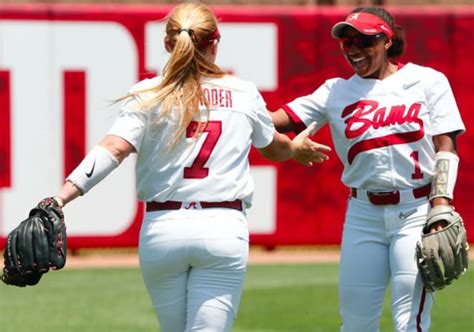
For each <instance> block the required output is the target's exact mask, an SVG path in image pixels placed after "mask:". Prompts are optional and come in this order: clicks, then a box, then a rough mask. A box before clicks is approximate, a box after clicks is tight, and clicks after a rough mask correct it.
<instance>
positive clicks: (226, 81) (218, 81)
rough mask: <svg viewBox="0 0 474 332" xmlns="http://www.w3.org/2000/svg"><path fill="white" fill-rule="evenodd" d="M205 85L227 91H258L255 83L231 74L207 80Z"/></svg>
mask: <svg viewBox="0 0 474 332" xmlns="http://www.w3.org/2000/svg"><path fill="white" fill-rule="evenodd" d="M204 84H205V85H206V84H210V85H216V86H219V87H222V88H225V89H229V90H235V91H242V92H252V91H256V90H257V86H256V84H255V83H254V82H252V81H249V80H245V79H242V78H240V77H237V76H235V75H230V74H228V75H225V76H223V77H219V78H211V79H206V80H205V81H204Z"/></svg>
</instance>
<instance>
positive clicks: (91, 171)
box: [66, 145, 119, 195]
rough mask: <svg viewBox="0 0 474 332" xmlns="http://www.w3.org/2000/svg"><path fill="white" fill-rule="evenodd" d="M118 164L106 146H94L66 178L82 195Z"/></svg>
mask: <svg viewBox="0 0 474 332" xmlns="http://www.w3.org/2000/svg"><path fill="white" fill-rule="evenodd" d="M118 165H119V161H118V160H117V158H115V157H114V155H113V154H112V153H111V152H110V151H109V150H107V149H106V148H104V147H102V146H100V145H97V146H95V147H94V148H93V149H92V150H91V151H90V152H89V153H88V154H87V156H86V157H85V158H84V160H82V162H81V163H80V164H79V166H77V167H76V169H75V170H74V171H72V173H71V174H69V176H68V177H67V178H66V180H67V181H70V182H72V183H73V184H74V185H76V187H77V188H79V190H80V191H81V193H82V194H83V195H84V194H85V193H86V192H88V191H89V190H90V189H92V187H94V186H95V185H96V184H97V183H99V182H100V181H102V180H103V179H104V178H105V177H106V176H107V175H109V173H110V172H112V171H113V170H114V169H115V168H117V166H118Z"/></svg>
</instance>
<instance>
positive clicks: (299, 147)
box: [55, 3, 330, 332]
mask: <svg viewBox="0 0 474 332" xmlns="http://www.w3.org/2000/svg"><path fill="white" fill-rule="evenodd" d="M219 39H220V34H219V31H218V27H217V21H216V18H215V16H214V15H213V13H212V12H211V11H210V10H209V8H208V7H206V6H205V5H203V4H200V3H186V4H182V5H179V6H177V7H175V8H174V9H173V10H172V11H171V13H170V14H169V16H168V19H167V24H166V38H165V41H164V42H165V47H166V49H167V50H168V51H169V52H170V53H171V56H170V59H169V61H168V63H167V65H166V67H165V69H164V72H163V75H162V76H161V77H156V78H153V79H147V80H144V81H142V82H140V83H138V84H137V85H136V86H134V87H133V88H132V90H131V91H130V94H129V95H128V96H126V97H125V98H124V105H123V110H122V112H121V114H120V115H119V117H118V118H117V120H116V121H115V124H114V125H113V127H112V129H111V130H110V131H109V132H108V134H107V135H106V137H105V138H104V139H103V140H102V141H101V142H100V143H99V144H98V145H97V146H96V147H95V148H94V149H92V150H91V151H90V152H89V153H88V155H87V156H86V157H85V159H84V160H83V161H82V162H81V164H80V165H79V166H78V167H77V168H76V169H75V170H74V171H73V172H72V173H71V174H70V175H69V177H68V178H67V181H66V183H65V185H64V186H63V188H62V190H61V191H60V192H59V194H58V195H57V196H56V197H55V198H56V200H57V201H58V202H59V203H60V205H64V204H66V203H68V202H69V201H71V200H72V199H74V198H76V197H78V196H79V195H81V194H85V193H87V191H89V190H90V189H91V188H92V187H93V186H94V185H96V184H97V183H98V182H99V181H101V180H102V179H103V178H104V177H105V176H107V175H108V174H109V173H110V172H111V171H112V170H113V169H114V168H116V167H117V166H118V165H119V163H120V162H121V161H122V160H123V159H124V158H125V157H127V156H128V155H129V154H130V153H132V152H136V153H137V164H136V177H137V181H136V182H137V184H136V186H137V194H138V198H139V199H140V200H142V201H145V202H146V213H145V217H144V220H143V224H142V227H141V232H140V244H139V256H140V266H141V271H142V274H143V279H144V281H145V285H146V288H147V290H148V293H149V295H150V297H151V301H152V303H153V307H154V309H155V311H156V314H157V316H158V319H159V321H160V327H161V330H162V331H165V332H166V331H169V332H178V331H191V330H193V331H195V330H205V331H229V330H230V329H231V326H232V323H233V321H234V319H235V316H236V313H237V309H238V306H239V301H240V294H241V291H242V285H243V280H244V274H245V271H246V264H247V257H248V240H249V234H248V228H247V221H246V214H245V210H246V208H247V207H249V206H250V205H251V202H252V193H253V189H254V188H253V182H252V179H251V177H250V173H249V162H248V154H249V151H250V148H251V146H252V145H253V146H255V147H256V148H257V149H258V151H259V152H260V153H261V154H262V155H263V156H264V157H266V158H268V159H270V160H274V161H284V160H287V159H290V158H293V159H295V160H297V161H299V162H301V163H303V164H305V165H311V164H312V163H313V162H323V161H324V160H326V159H327V155H325V154H324V152H325V151H329V150H330V149H329V147H326V146H323V145H319V144H317V143H315V142H312V141H311V140H310V139H309V138H308V135H309V134H310V131H311V130H312V129H313V127H310V128H308V130H306V131H305V132H304V133H302V134H300V135H298V136H297V137H295V139H294V140H293V141H291V140H290V139H288V138H287V137H286V136H285V135H281V134H278V133H277V132H276V131H275V129H274V127H273V124H272V121H271V118H270V115H269V114H268V112H267V110H266V105H265V102H264V101H263V99H262V97H261V95H260V94H259V92H258V91H257V89H256V87H255V85H254V84H253V83H251V82H247V81H243V80H241V79H239V78H237V77H235V76H232V75H226V73H225V72H224V71H222V69H220V68H219V67H218V66H217V65H216V64H215V63H214V61H215V58H216V52H217V48H218V43H219Z"/></svg>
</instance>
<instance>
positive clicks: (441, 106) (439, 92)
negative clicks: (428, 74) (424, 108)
mask: <svg viewBox="0 0 474 332" xmlns="http://www.w3.org/2000/svg"><path fill="white" fill-rule="evenodd" d="M433 76H434V77H433V78H432V79H431V80H430V83H429V85H428V86H427V89H425V94H426V98H427V102H428V108H429V110H430V116H431V126H432V127H431V131H432V135H440V134H445V133H450V132H455V131H458V132H460V133H462V132H464V131H465V127H464V123H463V121H462V119H461V115H460V113H459V109H458V106H457V103H456V100H455V98H454V94H453V91H452V89H451V86H450V84H449V81H448V79H447V77H446V76H445V75H444V74H442V73H440V72H436V71H435V72H434V75H433Z"/></svg>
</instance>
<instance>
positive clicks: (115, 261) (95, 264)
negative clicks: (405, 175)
mask: <svg viewBox="0 0 474 332" xmlns="http://www.w3.org/2000/svg"><path fill="white" fill-rule="evenodd" d="M339 256H340V252H339V247H305V248H300V247H282V248H276V249H273V250H267V249H265V248H255V247H252V248H251V249H250V255H249V264H301V263H334V262H338V261H339ZM469 258H470V260H474V251H473V250H470V251H469ZM138 265H139V263H138V254H137V251H136V250H135V249H129V250H117V249H111V250H100V251H97V250H96V251H82V252H79V253H76V254H70V255H68V258H67V263H66V267H67V268H72V269H77V268H110V267H138Z"/></svg>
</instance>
